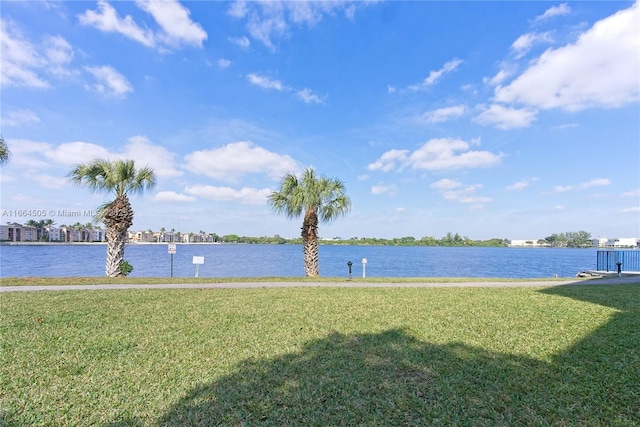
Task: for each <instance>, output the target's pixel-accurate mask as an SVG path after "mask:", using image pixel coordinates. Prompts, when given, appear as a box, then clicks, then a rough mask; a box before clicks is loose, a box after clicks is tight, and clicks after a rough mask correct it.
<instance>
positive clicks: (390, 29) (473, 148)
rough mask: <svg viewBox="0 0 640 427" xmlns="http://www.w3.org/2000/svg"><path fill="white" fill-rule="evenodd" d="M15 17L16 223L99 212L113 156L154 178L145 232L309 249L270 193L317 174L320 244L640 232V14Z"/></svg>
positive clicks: (141, 216)
mask: <svg viewBox="0 0 640 427" xmlns="http://www.w3.org/2000/svg"><path fill="white" fill-rule="evenodd" d="M0 6H1V18H2V34H1V36H2V37H1V41H2V70H1V75H2V82H1V84H2V86H1V88H2V99H1V118H2V129H1V131H2V135H3V137H4V138H5V140H6V142H7V143H8V145H9V148H10V150H11V151H12V154H13V156H12V158H11V161H10V162H9V163H8V164H6V165H4V166H2V175H1V186H2V187H1V189H2V196H1V197H2V199H1V201H2V210H3V218H2V219H1V221H2V222H3V223H4V222H7V221H23V222H24V220H25V218H23V217H20V216H18V215H15V212H11V211H15V210H40V211H46V212H53V213H56V216H53V217H52V216H51V215H45V217H46V218H50V217H52V219H54V221H56V223H57V224H58V225H61V224H66V223H73V222H75V221H76V220H77V218H66V217H64V216H63V215H57V214H58V211H59V210H77V209H82V210H84V209H93V208H95V207H97V206H99V205H100V204H102V203H103V202H104V201H105V200H106V197H105V196H103V195H92V194H90V193H89V192H87V191H86V190H83V189H79V188H77V187H74V186H72V185H71V184H70V183H69V182H68V180H67V178H66V174H67V173H68V171H69V170H70V169H71V168H72V167H73V165H74V164H76V163H81V162H87V161H90V160H92V159H93V158H98V157H99V158H133V159H135V161H136V164H138V165H139V166H145V165H148V166H151V167H153V168H154V169H155V171H156V174H157V178H158V183H157V185H156V187H155V188H154V189H153V190H151V191H149V192H147V193H145V195H144V196H143V197H134V198H132V204H133V207H134V210H135V212H136V215H135V220H134V225H133V227H132V228H133V229H136V230H140V229H149V228H151V229H154V230H158V229H159V228H160V227H165V228H167V229H171V228H175V229H176V230H179V231H182V232H190V231H193V232H198V231H200V230H204V231H206V232H215V233H218V234H220V235H224V234H231V233H235V234H239V235H250V236H264V235H266V236H272V235H275V234H279V235H281V236H284V237H296V236H297V235H298V233H299V229H300V224H301V219H300V220H298V219H295V220H290V219H287V218H285V217H281V216H277V215H276V214H274V213H272V211H271V210H270V209H269V207H268V205H267V203H266V197H267V196H268V194H270V192H271V191H273V190H274V189H276V188H277V186H278V183H279V180H280V178H281V177H282V176H283V174H284V173H286V172H299V171H301V170H302V169H304V168H305V167H313V168H314V169H315V170H316V171H317V172H318V173H319V174H321V175H325V176H329V177H336V178H339V179H341V180H343V181H344V182H345V184H346V186H347V192H348V194H349V195H350V196H351V198H352V202H353V208H352V211H351V212H350V213H349V214H348V215H347V216H346V217H344V218H342V219H339V220H337V221H335V222H333V223H331V224H323V225H321V227H320V233H321V236H322V237H326V238H331V237H336V236H340V237H343V238H350V237H365V236H366V237H386V238H391V237H401V236H414V237H416V238H420V237H423V236H434V237H436V238H440V237H442V236H444V235H445V234H446V233H447V232H453V233H456V232H457V233H460V234H461V235H463V236H468V237H470V238H471V239H490V238H494V237H495V238H508V239H537V238H544V237H546V236H549V235H551V234H553V233H560V232H566V231H579V230H586V231H588V232H590V233H591V234H592V235H593V236H594V237H596V236H602V237H609V238H615V237H640V172H639V169H640V142H639V138H640V103H639V101H640V81H639V79H640V28H639V27H640V15H639V9H638V3H637V2H629V1H624V2H616V1H606V2H605V1H602V2H564V3H561V2H542V1H533V2H503V1H492V2H482V1H478V2H472V1H465V2H456V1H452V2H428V1H425V2H399V1H389V2H363V1H357V2H351V1H336V2H324V1H322V2H300V1H298V2H279V1H271V2H205V1H198V2H177V1H162V2H157V1H153V2H149V1H142V0H140V1H130V2H124V1H98V2H90V1H70V2H54V1H15V2H11V1H8V2H2V4H1V5H0ZM35 219H44V218H38V217H35ZM81 220H82V222H84V219H82V218H81ZM88 220H89V219H87V221H88Z"/></svg>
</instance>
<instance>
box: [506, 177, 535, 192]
mask: <svg viewBox="0 0 640 427" xmlns="http://www.w3.org/2000/svg"><path fill="white" fill-rule="evenodd" d="M537 180H538V178H532V179H523V180H522V181H518V182H514V183H513V184H511V185H508V186H506V187H505V190H507V191H522V190H524V189H525V188H527V187H528V186H530V185H531V183H532V182H534V181H537Z"/></svg>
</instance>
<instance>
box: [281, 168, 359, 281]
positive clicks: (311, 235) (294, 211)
mask: <svg viewBox="0 0 640 427" xmlns="http://www.w3.org/2000/svg"><path fill="white" fill-rule="evenodd" d="M345 192H346V187H345V185H344V183H343V182H342V181H340V180H338V179H336V178H324V177H318V176H316V173H315V172H314V170H313V169H311V168H308V169H305V170H304V172H303V173H302V177H301V178H300V179H298V177H296V176H295V175H294V174H292V173H287V174H286V175H285V176H284V178H282V181H281V183H280V190H279V191H274V192H273V193H271V195H270V196H269V204H270V205H271V207H272V208H273V210H274V211H276V212H277V213H284V214H285V215H287V216H288V217H289V218H296V217H300V215H301V214H302V212H303V211H304V219H303V220H302V244H303V252H304V270H305V274H306V275H307V276H310V277H316V276H318V275H319V271H318V220H320V221H321V222H331V221H332V220H334V219H336V218H337V217H339V216H343V215H345V214H346V213H347V212H349V210H350V209H351V199H350V198H349V196H347V195H346V193H345Z"/></svg>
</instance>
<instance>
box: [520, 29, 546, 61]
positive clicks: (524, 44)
mask: <svg viewBox="0 0 640 427" xmlns="http://www.w3.org/2000/svg"><path fill="white" fill-rule="evenodd" d="M541 42H544V43H551V42H553V39H552V38H551V35H550V34H549V33H535V32H533V33H527V34H523V35H521V36H520V37H518V38H517V39H516V41H514V42H513V44H512V45H511V50H512V51H513V54H514V55H515V57H516V59H520V58H522V57H523V56H525V55H526V54H527V52H529V50H530V49H531V48H532V47H533V46H534V45H535V44H537V43H541Z"/></svg>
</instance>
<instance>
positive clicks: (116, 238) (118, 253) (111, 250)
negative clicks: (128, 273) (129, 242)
mask: <svg viewBox="0 0 640 427" xmlns="http://www.w3.org/2000/svg"><path fill="white" fill-rule="evenodd" d="M125 237H126V236H123V233H118V232H117V231H116V230H114V229H113V228H108V229H107V264H106V273H107V277H121V276H123V274H122V272H121V271H120V263H121V262H122V261H124V244H125V241H126V240H125Z"/></svg>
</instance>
